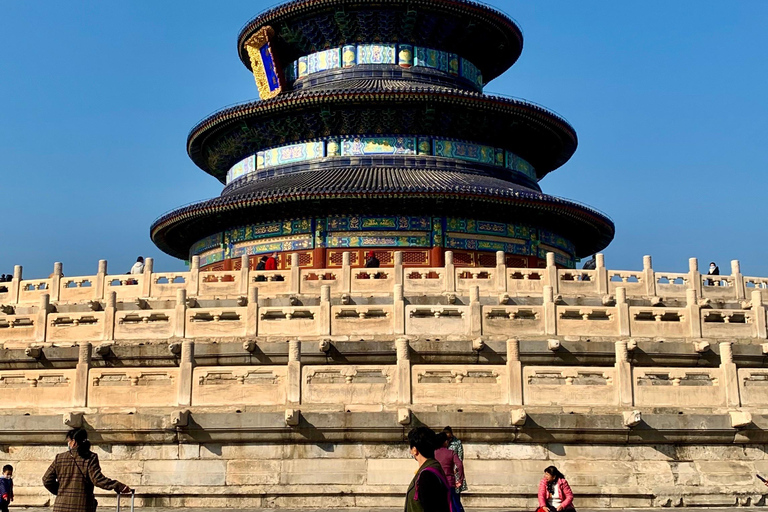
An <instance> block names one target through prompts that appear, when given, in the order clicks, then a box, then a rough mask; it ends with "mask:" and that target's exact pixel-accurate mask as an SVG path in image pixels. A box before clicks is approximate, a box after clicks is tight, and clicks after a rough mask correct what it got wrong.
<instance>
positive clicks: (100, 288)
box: [93, 260, 107, 300]
mask: <svg viewBox="0 0 768 512" xmlns="http://www.w3.org/2000/svg"><path fill="white" fill-rule="evenodd" d="M106 281H107V260H99V267H98V270H97V271H96V280H95V282H94V283H93V300H103V299H104V288H105V285H106Z"/></svg>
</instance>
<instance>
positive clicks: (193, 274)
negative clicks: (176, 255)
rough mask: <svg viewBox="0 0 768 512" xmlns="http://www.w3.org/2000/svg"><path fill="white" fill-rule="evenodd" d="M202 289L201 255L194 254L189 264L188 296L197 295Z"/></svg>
mask: <svg viewBox="0 0 768 512" xmlns="http://www.w3.org/2000/svg"><path fill="white" fill-rule="evenodd" d="M199 291H200V256H192V261H191V262H190V264H189V282H188V283H187V296H188V297H197V295H198V293H199Z"/></svg>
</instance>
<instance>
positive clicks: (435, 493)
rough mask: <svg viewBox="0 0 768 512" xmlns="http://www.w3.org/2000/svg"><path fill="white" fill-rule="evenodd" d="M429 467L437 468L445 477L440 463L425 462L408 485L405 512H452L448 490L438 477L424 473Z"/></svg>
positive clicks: (429, 460) (430, 460)
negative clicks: (417, 496) (417, 494)
mask: <svg viewBox="0 0 768 512" xmlns="http://www.w3.org/2000/svg"><path fill="white" fill-rule="evenodd" d="M428 467H431V468H435V469H436V470H437V471H439V472H440V474H443V476H445V474H444V473H443V469H442V468H441V467H440V463H439V462H437V461H436V460H435V459H427V460H425V461H424V464H422V465H421V467H420V468H419V470H418V471H417V472H416V476H414V477H413V480H411V483H410V485H408V492H407V493H406V495H405V512H450V510H451V506H450V504H449V502H448V488H447V487H446V486H445V484H444V483H443V482H442V481H441V480H440V478H438V477H437V476H436V475H434V474H433V473H431V472H430V471H424V470H425V469H426V468H428ZM417 486H418V491H419V499H418V500H417V499H416V490H417Z"/></svg>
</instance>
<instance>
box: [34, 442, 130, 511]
mask: <svg viewBox="0 0 768 512" xmlns="http://www.w3.org/2000/svg"><path fill="white" fill-rule="evenodd" d="M43 485H44V486H45V488H46V489H48V491H50V492H51V494H55V495H56V501H55V503H54V504H53V512H96V506H97V504H98V503H97V502H96V498H95V497H94V495H93V489H94V487H100V488H102V489H107V490H112V491H117V492H121V493H130V492H131V489H130V487H128V486H127V485H125V484H123V483H121V482H118V481H117V480H112V479H109V478H107V477H105V476H104V475H103V474H102V472H101V466H100V465H99V456H98V455H96V454H95V453H93V452H92V451H91V443H90V441H88V434H87V432H86V431H85V430H83V429H81V428H76V429H72V430H70V431H69V432H67V451H66V452H64V453H60V454H58V455H56V458H55V459H54V461H53V463H52V464H51V466H50V467H49V468H48V471H46V472H45V475H44V476H43Z"/></svg>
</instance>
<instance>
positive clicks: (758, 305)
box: [752, 290, 768, 340]
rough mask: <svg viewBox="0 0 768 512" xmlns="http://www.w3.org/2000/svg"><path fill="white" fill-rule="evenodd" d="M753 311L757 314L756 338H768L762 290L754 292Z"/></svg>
mask: <svg viewBox="0 0 768 512" xmlns="http://www.w3.org/2000/svg"><path fill="white" fill-rule="evenodd" d="M752 311H753V312H754V314H755V336H756V337H757V338H759V339H762V340H764V339H766V338H768V327H766V313H765V305H764V304H763V294H762V293H761V292H760V290H752Z"/></svg>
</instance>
